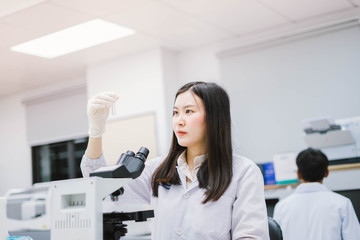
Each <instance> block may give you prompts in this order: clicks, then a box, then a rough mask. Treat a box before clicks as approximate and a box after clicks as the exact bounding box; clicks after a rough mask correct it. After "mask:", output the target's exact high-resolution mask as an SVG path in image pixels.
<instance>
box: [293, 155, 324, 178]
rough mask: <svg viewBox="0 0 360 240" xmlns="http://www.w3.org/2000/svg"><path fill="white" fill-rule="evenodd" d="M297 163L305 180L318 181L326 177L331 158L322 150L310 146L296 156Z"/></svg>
mask: <svg viewBox="0 0 360 240" xmlns="http://www.w3.org/2000/svg"><path fill="white" fill-rule="evenodd" d="M296 165H297V167H298V169H299V172H300V174H301V176H302V178H303V179H304V180H305V181H308V182H318V181H321V180H322V179H323V178H324V176H325V173H326V171H327V169H328V165H329V160H328V158H327V157H326V155H325V154H324V153H322V152H321V151H320V150H317V149H313V148H308V149H306V150H304V151H302V152H300V153H299V155H298V156H297V157H296Z"/></svg>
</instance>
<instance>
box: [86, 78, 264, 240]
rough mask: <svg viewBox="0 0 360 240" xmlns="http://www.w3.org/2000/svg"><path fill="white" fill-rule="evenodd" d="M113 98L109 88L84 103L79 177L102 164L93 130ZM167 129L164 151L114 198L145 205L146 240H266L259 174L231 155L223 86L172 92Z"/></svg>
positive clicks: (98, 131) (101, 127)
mask: <svg viewBox="0 0 360 240" xmlns="http://www.w3.org/2000/svg"><path fill="white" fill-rule="evenodd" d="M117 100H118V96H117V95H116V94H113V93H103V94H99V95H97V96H95V97H94V98H93V99H91V100H89V104H88V115H89V122H90V131H89V134H90V139H89V144H88V148H87V150H86V154H85V155H84V157H83V160H82V163H81V168H82V171H83V175H84V176H88V175H89V173H90V172H92V171H94V170H95V169H97V168H99V167H101V166H106V162H105V159H104V157H103V155H102V145H101V135H102V134H103V132H104V131H105V122H106V119H107V117H108V115H109V109H110V108H111V106H112V104H113V103H114V102H115V101H117ZM172 127H173V139H172V144H171V147H170V151H169V153H168V155H167V156H166V157H165V158H161V157H159V158H156V159H152V160H149V161H146V166H145V169H144V171H143V172H142V174H141V175H140V177H138V178H136V179H135V180H133V181H131V182H130V183H129V184H128V185H127V186H126V187H125V192H124V195H122V196H121V197H120V198H119V200H120V201H121V203H122V204H123V203H124V202H130V201H131V202H132V201H134V200H136V201H142V202H144V203H147V204H150V205H151V207H152V209H154V212H155V218H154V219H153V220H152V239H154V240H170V239H187V240H201V239H214V240H222V239H224V240H225V239H226V240H229V239H262V240H264V239H265V240H266V239H269V233H268V223H267V212H266V206H265V200H264V183H263V178H262V175H261V172H260V170H259V168H258V167H257V166H256V165H255V164H254V163H253V162H252V161H250V160H249V159H247V158H245V157H242V156H238V155H234V154H233V152H232V142H231V118H230V103H229V98H228V95H227V93H226V92H225V90H224V89H223V88H221V87H220V86H219V85H217V84H216V83H208V82H191V83H187V84H185V85H184V86H183V87H181V88H180V89H179V91H178V92H177V94H176V97H175V102H174V111H173V119H172Z"/></svg>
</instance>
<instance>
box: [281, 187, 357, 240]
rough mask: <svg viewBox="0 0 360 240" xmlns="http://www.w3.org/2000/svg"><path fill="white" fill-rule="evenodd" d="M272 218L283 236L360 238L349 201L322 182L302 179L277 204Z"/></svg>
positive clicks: (333, 239) (315, 239) (319, 239)
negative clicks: (290, 192) (279, 227)
mask: <svg viewBox="0 0 360 240" xmlns="http://www.w3.org/2000/svg"><path fill="white" fill-rule="evenodd" d="M274 219H275V220H276V221H277V222H278V223H279V224H280V226H281V229H282V232H283V236H284V240H300V239H301V240H304V239H306V240H360V225H359V221H358V219H357V217H356V213H355V210H354V207H353V206H352V204H351V201H350V200H349V199H348V198H346V197H344V196H342V195H340V194H337V193H334V192H332V191H330V190H328V189H327V188H326V187H325V186H324V185H323V184H321V183H317V182H312V183H302V184H300V185H299V186H298V187H297V188H296V191H295V193H293V194H292V195H290V196H289V197H287V198H285V199H284V200H282V201H280V202H279V203H277V204H276V206H275V209H274Z"/></svg>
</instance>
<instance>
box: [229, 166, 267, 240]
mask: <svg viewBox="0 0 360 240" xmlns="http://www.w3.org/2000/svg"><path fill="white" fill-rule="evenodd" d="M232 239H258V240H260V239H261V240H268V239H269V227H268V220H267V211H266V204H265V197H264V180H263V177H262V175H261V172H260V170H259V168H258V167H257V166H256V165H255V164H254V165H251V166H250V167H249V169H247V170H246V172H245V174H244V175H243V176H242V177H241V178H240V179H239V180H238V183H237V194H236V200H235V202H234V204H233V216H232Z"/></svg>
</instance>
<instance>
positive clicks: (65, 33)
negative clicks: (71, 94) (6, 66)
mask: <svg viewBox="0 0 360 240" xmlns="http://www.w3.org/2000/svg"><path fill="white" fill-rule="evenodd" d="M134 33H135V31H134V30H133V29H130V28H126V27H123V26H120V25H117V24H115V23H111V22H107V21H104V20H101V19H94V20H92V21H89V22H85V23H82V24H79V25H76V26H72V27H69V28H66V29H63V30H61V31H58V32H54V33H51V34H49V35H45V36H43V37H40V38H36V39H33V40H31V41H28V42H24V43H21V44H19V45H16V46H13V47H11V50H12V51H15V52H20V53H25V54H29V55H34V56H38V57H43V58H50V59H51V58H56V57H59V56H62V55H65V54H69V53H72V52H76V51H79V50H82V49H85V48H89V47H93V46H96V45H99V44H102V43H105V42H109V41H112V40H115V39H119V38H122V37H126V36H129V35H131V34H134Z"/></svg>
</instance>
